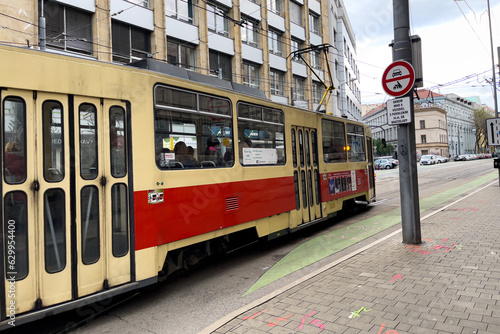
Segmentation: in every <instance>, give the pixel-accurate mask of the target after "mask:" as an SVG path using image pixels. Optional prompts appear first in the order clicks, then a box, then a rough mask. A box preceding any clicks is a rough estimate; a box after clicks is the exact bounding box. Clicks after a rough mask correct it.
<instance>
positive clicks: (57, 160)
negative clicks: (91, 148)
mask: <svg viewBox="0 0 500 334" xmlns="http://www.w3.org/2000/svg"><path fill="white" fill-rule="evenodd" d="M42 109H43V111H42V112H43V176H44V178H45V180H46V181H48V182H59V181H62V179H64V129H63V113H62V105H61V103H59V102H57V101H45V102H44V103H43V107H42Z"/></svg>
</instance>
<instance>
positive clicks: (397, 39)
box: [392, 0, 422, 244]
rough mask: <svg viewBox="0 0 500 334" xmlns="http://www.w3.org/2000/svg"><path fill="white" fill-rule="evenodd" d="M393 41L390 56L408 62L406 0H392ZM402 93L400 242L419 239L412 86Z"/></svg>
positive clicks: (399, 141)
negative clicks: (405, 120)
mask: <svg viewBox="0 0 500 334" xmlns="http://www.w3.org/2000/svg"><path fill="white" fill-rule="evenodd" d="M393 16H394V45H393V49H392V50H393V54H392V58H393V60H394V61H396V60H406V61H407V62H409V63H410V64H411V63H412V51H411V41H410V11H409V0H393ZM405 97H408V98H409V99H410V113H411V122H410V123H409V124H401V125H399V128H398V151H399V154H398V158H399V187H400V198H401V220H402V229H403V242H404V243H406V244H420V243H422V237H421V231H420V204H419V203H420V202H419V197H418V176H417V149H416V142H415V109H414V105H413V90H411V91H410V92H409V93H408V94H406V96H405Z"/></svg>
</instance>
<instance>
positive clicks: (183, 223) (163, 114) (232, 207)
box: [0, 46, 375, 326]
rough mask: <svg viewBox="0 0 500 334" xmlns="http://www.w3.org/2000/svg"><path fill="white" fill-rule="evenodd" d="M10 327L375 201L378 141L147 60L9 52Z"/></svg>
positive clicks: (3, 95)
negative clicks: (247, 240) (240, 241)
mask: <svg viewBox="0 0 500 334" xmlns="http://www.w3.org/2000/svg"><path fill="white" fill-rule="evenodd" d="M0 58H1V59H2V62H1V63H0V69H1V70H0V73H1V76H0V99H1V115H2V116H1V120H0V123H1V129H2V132H1V141H2V147H3V149H2V155H1V160H2V182H1V183H0V186H1V193H2V206H1V210H2V212H1V215H2V218H3V224H2V238H1V239H0V250H1V256H0V274H1V275H2V277H3V279H2V280H0V318H1V325H2V326H11V325H13V324H19V323H22V322H25V321H29V320H34V319H37V318H40V317H43V316H44V315H45V314H54V313H57V312H61V311H63V310H67V309H71V308H75V307H78V306H79V305H83V304H87V303H90V302H95V301H97V300H100V299H103V298H107V297H110V296H113V295H115V294H119V293H122V292H125V291H128V290H132V289H137V288H139V287H142V286H146V285H149V284H153V283H155V282H157V281H158V280H159V279H161V278H162V277H165V276H167V275H168V274H170V273H172V272H174V271H176V270H177V269H179V268H183V267H186V266H189V265H191V264H193V263H196V262H197V261H198V260H199V259H200V258H202V257H204V256H207V255H209V254H210V253H211V252H212V251H213V249H215V248H224V245H225V243H226V241H227V239H228V238H230V237H231V236H232V235H234V234H235V233H241V232H243V231H249V232H252V233H254V234H255V236H256V237H267V238H274V237H277V236H279V235H283V234H286V233H289V232H293V231H297V230H299V229H301V228H302V227H304V226H307V225H310V224H313V223H316V222H319V221H323V220H325V219H328V218H329V217H332V216H334V215H335V214H336V212H338V211H340V210H342V208H343V207H344V206H346V205H347V204H348V203H351V202H352V201H354V200H358V201H364V202H369V201H372V200H373V199H374V197H375V182H374V171H373V155H372V138H371V131H370V129H369V128H368V127H366V126H364V125H363V124H362V123H359V122H355V121H351V120H347V119H344V118H338V117H333V116H330V115H325V114H324V113H317V112H311V111H307V110H303V109H298V108H294V107H291V106H287V105H282V104H277V103H273V102H272V101H270V100H268V99H266V98H265V96H262V95H261V93H259V91H257V90H251V89H249V88H248V87H244V86H241V85H237V84H235V83H230V82H226V81H222V80H218V79H215V78H211V77H205V76H202V75H200V74H197V73H194V72H189V71H185V70H183V69H180V68H177V67H173V66H170V65H168V64H164V63H160V62H157V61H154V60H152V59H146V60H143V61H140V62H139V63H137V64H135V66H123V65H116V64H108V63H102V62H98V61H94V60H86V59H80V58H76V57H71V56H67V55H58V54H53V53H49V52H41V51H37V50H30V49H25V48H14V47H8V46H0Z"/></svg>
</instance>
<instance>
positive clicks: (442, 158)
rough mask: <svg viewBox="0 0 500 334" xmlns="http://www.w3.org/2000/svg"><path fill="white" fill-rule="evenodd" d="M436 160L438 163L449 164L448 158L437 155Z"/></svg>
mask: <svg viewBox="0 0 500 334" xmlns="http://www.w3.org/2000/svg"><path fill="white" fill-rule="evenodd" d="M436 159H437V163H438V164H439V163H441V162H448V158H446V157H442V156H440V155H436Z"/></svg>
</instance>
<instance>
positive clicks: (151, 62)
mask: <svg viewBox="0 0 500 334" xmlns="http://www.w3.org/2000/svg"><path fill="white" fill-rule="evenodd" d="M128 65H129V66H133V67H137V68H142V69H146V70H150V71H154V72H158V73H162V74H166V75H169V76H173V77H177V78H181V79H185V80H189V81H193V82H197V83H201V84H204V85H209V86H212V87H216V88H222V89H226V90H230V91H234V92H236V93H241V94H245V95H251V96H255V97H258V98H261V99H265V100H269V99H268V98H267V97H266V94H265V93H264V91H262V90H260V89H257V88H252V87H248V86H244V85H241V84H238V83H235V82H232V81H226V80H221V79H218V78H214V77H212V76H208V75H204V74H200V73H197V72H193V71H188V70H186V69H184V68H181V67H178V66H175V65H172V64H167V63H165V62H162V61H159V60H155V59H151V58H145V59H141V60H139V61H136V62H133V63H130V64H128Z"/></svg>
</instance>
